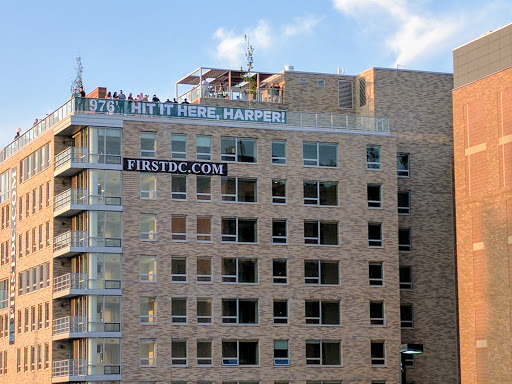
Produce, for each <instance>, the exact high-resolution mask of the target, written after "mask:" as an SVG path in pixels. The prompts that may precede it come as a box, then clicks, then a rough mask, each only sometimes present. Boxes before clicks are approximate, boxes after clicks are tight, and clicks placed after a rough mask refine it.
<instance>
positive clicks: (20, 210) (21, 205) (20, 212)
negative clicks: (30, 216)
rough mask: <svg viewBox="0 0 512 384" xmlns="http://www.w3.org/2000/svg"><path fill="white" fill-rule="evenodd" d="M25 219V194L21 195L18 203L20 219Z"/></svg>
mask: <svg viewBox="0 0 512 384" xmlns="http://www.w3.org/2000/svg"><path fill="white" fill-rule="evenodd" d="M21 220H23V196H20V198H19V203H18V221H21Z"/></svg>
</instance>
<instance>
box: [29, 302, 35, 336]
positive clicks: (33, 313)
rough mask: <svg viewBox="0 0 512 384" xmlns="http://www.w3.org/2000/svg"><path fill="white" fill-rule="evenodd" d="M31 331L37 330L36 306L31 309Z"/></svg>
mask: <svg viewBox="0 0 512 384" xmlns="http://www.w3.org/2000/svg"><path fill="white" fill-rule="evenodd" d="M30 330H31V331H35V330H36V306H35V305H33V306H32V307H30Z"/></svg>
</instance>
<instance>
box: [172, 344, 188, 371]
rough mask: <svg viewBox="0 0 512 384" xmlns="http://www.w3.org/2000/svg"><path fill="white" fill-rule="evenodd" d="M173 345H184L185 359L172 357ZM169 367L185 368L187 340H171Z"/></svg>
mask: <svg viewBox="0 0 512 384" xmlns="http://www.w3.org/2000/svg"><path fill="white" fill-rule="evenodd" d="M173 343H185V357H174V356H173V354H172V353H173V351H172V347H173ZM171 365H172V366H179V367H186V366H188V342H187V339H171Z"/></svg>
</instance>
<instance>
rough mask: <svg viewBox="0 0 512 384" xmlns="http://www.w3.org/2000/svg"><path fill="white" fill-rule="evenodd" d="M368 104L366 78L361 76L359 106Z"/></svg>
mask: <svg viewBox="0 0 512 384" xmlns="http://www.w3.org/2000/svg"><path fill="white" fill-rule="evenodd" d="M363 105H366V79H365V78H359V106H360V107H362V106H363Z"/></svg>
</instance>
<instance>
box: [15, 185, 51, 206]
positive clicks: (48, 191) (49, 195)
mask: <svg viewBox="0 0 512 384" xmlns="http://www.w3.org/2000/svg"><path fill="white" fill-rule="evenodd" d="M50 186H51V181H48V182H47V183H46V206H47V207H49V206H50V203H51V200H52V193H51V189H50ZM20 209H21V207H20Z"/></svg>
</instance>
